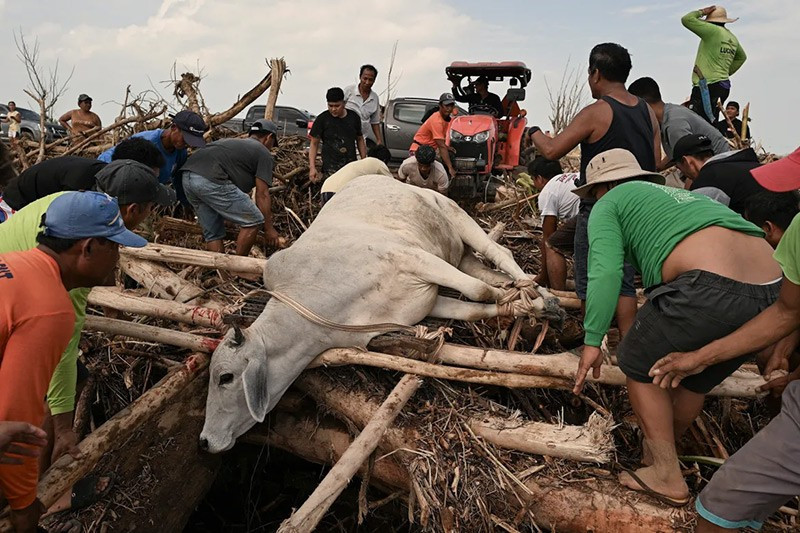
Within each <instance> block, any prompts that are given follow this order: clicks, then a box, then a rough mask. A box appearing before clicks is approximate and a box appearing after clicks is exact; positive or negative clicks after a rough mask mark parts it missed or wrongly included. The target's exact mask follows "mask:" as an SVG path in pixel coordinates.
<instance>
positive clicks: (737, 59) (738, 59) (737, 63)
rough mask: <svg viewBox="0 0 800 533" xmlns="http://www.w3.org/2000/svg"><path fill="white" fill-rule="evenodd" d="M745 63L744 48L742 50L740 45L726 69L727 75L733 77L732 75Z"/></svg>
mask: <svg viewBox="0 0 800 533" xmlns="http://www.w3.org/2000/svg"><path fill="white" fill-rule="evenodd" d="M745 61H747V54H745V53H744V48H742V45H741V44H740V45H739V46H738V47H737V48H736V54H735V55H734V56H733V61H732V62H731V66H730V68H729V69H728V75H729V76H733V75H734V73H735V72H736V71H737V70H739V69H740V68H741V67H742V65H744V62H745Z"/></svg>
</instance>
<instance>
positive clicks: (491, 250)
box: [448, 202, 530, 280]
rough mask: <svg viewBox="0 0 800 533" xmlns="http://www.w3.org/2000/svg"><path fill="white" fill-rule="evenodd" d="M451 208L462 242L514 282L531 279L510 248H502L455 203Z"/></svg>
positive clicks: (452, 217) (453, 220) (452, 219)
mask: <svg viewBox="0 0 800 533" xmlns="http://www.w3.org/2000/svg"><path fill="white" fill-rule="evenodd" d="M448 205H449V206H450V216H451V221H452V222H453V223H454V224H455V226H456V228H457V229H458V233H459V235H460V236H461V240H462V241H464V243H465V244H466V245H467V246H469V247H470V248H472V249H473V250H475V251H476V252H478V253H480V254H481V255H483V256H484V257H485V258H486V259H488V260H489V261H491V262H492V264H494V265H496V266H497V268H499V269H500V270H502V271H503V272H505V273H507V274H508V275H510V276H511V277H512V278H514V280H523V279H530V276H528V275H527V274H525V272H523V271H522V268H520V266H519V265H518V264H517V262H516V261H515V260H514V256H513V255H512V254H511V251H510V250H509V249H508V248H505V247H503V246H500V245H499V244H497V243H496V242H494V241H493V240H492V239H490V238H489V236H488V235H487V234H486V232H485V231H483V229H481V227H480V226H479V225H478V223H477V222H475V221H474V220H473V219H472V217H470V216H469V215H468V214H467V213H466V212H465V211H464V210H463V209H461V208H460V207H458V205H456V203H455V202H453V203H451V204H448Z"/></svg>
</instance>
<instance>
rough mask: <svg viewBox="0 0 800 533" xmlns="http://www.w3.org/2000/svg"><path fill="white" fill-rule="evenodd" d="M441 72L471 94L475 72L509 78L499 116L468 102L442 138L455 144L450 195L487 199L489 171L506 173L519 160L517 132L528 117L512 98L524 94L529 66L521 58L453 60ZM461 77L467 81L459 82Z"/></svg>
mask: <svg viewBox="0 0 800 533" xmlns="http://www.w3.org/2000/svg"><path fill="white" fill-rule="evenodd" d="M445 72H446V74H447V79H449V80H450V81H451V82H452V83H453V85H454V86H455V87H457V88H458V89H459V90H458V91H457V92H460V93H461V94H471V93H472V92H473V91H474V87H475V81H476V80H477V79H478V78H482V79H484V80H487V81H489V82H499V81H504V80H506V79H508V80H509V85H510V88H509V89H508V90H507V91H506V94H505V97H504V98H503V99H502V107H503V114H502V116H496V115H497V114H498V113H497V111H496V110H495V109H494V108H493V107H492V106H482V105H475V104H473V105H471V106H470V107H471V109H470V112H469V114H468V115H457V116H455V117H453V118H452V119H451V121H450V133H449V136H448V139H447V144H448V146H451V147H453V148H454V149H455V154H453V155H451V159H452V161H453V166H454V167H455V169H456V175H455V176H454V177H452V179H451V181H450V192H449V196H450V197H451V198H453V199H455V200H473V199H480V200H482V201H492V200H493V199H494V190H495V187H494V184H493V183H492V176H493V175H494V174H502V175H505V174H507V173H508V172H509V171H510V170H513V169H514V167H516V166H517V165H519V155H520V147H521V144H522V134H523V133H524V131H525V126H526V125H527V123H528V121H527V119H526V118H525V114H526V113H525V111H523V110H521V109H520V107H519V105H518V104H517V102H519V101H522V100H524V99H525V87H526V86H527V85H528V83H530V81H531V71H530V69H529V68H527V67H526V66H525V63H522V62H521V61H503V62H501V63H467V62H464V61H455V62H453V63H452V64H451V65H450V66H449V67H447V68H446V69H445ZM464 78H466V79H467V83H466V85H462V83H463V81H464ZM473 78H474V79H473Z"/></svg>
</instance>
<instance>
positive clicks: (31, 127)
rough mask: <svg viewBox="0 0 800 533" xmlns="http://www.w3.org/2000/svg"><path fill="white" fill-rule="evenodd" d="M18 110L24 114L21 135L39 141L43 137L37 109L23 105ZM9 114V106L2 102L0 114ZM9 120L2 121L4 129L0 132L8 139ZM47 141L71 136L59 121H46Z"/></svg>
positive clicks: (0, 134)
mask: <svg viewBox="0 0 800 533" xmlns="http://www.w3.org/2000/svg"><path fill="white" fill-rule="evenodd" d="M17 111H19V114H20V115H21V116H22V122H21V123H20V137H21V138H23V139H29V140H31V141H36V142H39V139H40V138H41V129H40V127H39V126H40V125H39V113H37V112H36V111H31V110H30V109H25V108H22V107H18V108H17ZM7 114H8V106H7V105H5V104H0V115H2V116H6V115H7ZM8 126H9V124H8V122H3V123H2V131H1V132H0V136H2V137H3V139H5V140H7V139H8ZM44 127H45V130H46V131H45V137H44V138H45V142H48V143H50V142H53V141H55V140H57V139H66V138H67V137H68V136H69V133H68V132H67V129H66V128H65V127H64V126H62V125H61V124H59V123H57V122H51V121H49V120H48V121H45V123H44Z"/></svg>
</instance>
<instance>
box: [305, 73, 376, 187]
mask: <svg viewBox="0 0 800 533" xmlns="http://www.w3.org/2000/svg"><path fill="white" fill-rule="evenodd" d="M325 98H326V99H327V101H328V110H327V111H323V112H322V113H320V115H319V116H318V117H317V118H316V119H314V125H313V126H312V127H311V148H310V149H309V150H308V167H309V172H308V176H309V178H310V179H311V181H313V182H317V181H319V179H320V175H319V173H318V172H317V166H316V161H317V151H318V150H319V143H320V141H322V172H323V174H324V175H325V176H329V175H331V174H333V173H334V172H336V171H337V170H339V169H340V168H342V167H343V166H345V165H346V164H347V163H350V162H352V161H355V160H356V144H357V145H358V153H359V155H360V156H361V158H362V159H363V158H364V157H366V155H367V145H366V142H365V141H364V135H363V132H362V131H361V119H360V118H359V117H358V114H356V113H354V112H353V111H348V110H347V108H345V106H344V91H343V90H342V89H341V88H339V87H333V88H331V89H328V92H327V94H326V95H325Z"/></svg>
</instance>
